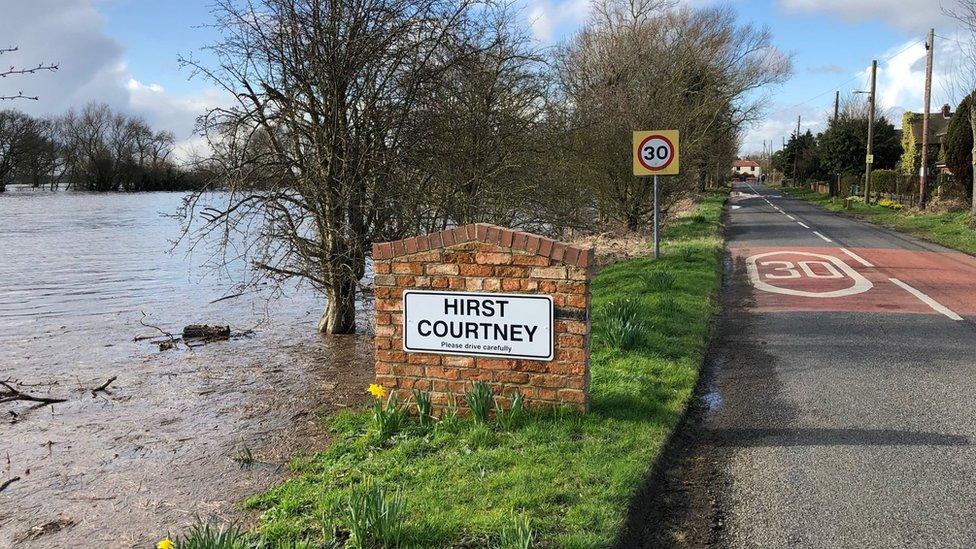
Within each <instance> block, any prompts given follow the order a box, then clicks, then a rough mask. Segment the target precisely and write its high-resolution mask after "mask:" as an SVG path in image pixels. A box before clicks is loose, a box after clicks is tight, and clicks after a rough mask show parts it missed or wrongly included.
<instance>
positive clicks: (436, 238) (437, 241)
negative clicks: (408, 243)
mask: <svg viewBox="0 0 976 549" xmlns="http://www.w3.org/2000/svg"><path fill="white" fill-rule="evenodd" d="M427 240H428V241H430V247H431V248H432V249H433V248H443V247H444V241H443V240H441V233H431V234H429V235H427Z"/></svg>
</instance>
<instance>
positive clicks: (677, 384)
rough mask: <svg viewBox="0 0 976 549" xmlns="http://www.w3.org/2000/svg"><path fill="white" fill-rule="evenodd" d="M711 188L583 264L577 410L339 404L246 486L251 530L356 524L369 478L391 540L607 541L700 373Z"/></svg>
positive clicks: (710, 279) (267, 533) (716, 234)
mask: <svg viewBox="0 0 976 549" xmlns="http://www.w3.org/2000/svg"><path fill="white" fill-rule="evenodd" d="M723 201H724V196H720V195H712V196H708V197H706V198H704V199H703V200H702V201H701V203H700V205H699V207H698V209H697V210H696V211H695V212H693V213H692V214H691V215H688V216H686V217H684V218H681V219H679V220H677V221H675V222H674V223H672V224H671V225H670V226H669V227H668V228H667V230H666V232H665V234H664V238H663V243H664V246H663V256H662V258H661V259H660V260H654V259H651V258H642V259H633V260H628V261H623V262H620V263H616V264H614V265H611V266H609V267H607V268H605V269H604V270H603V271H602V272H600V273H599V275H598V276H597V277H596V278H595V279H594V281H593V284H592V292H593V332H594V338H593V343H592V348H593V350H592V358H591V409H590V411H589V413H586V414H580V413H576V412H570V411H564V410H548V411H534V412H530V413H527V414H526V415H525V416H524V417H516V418H511V417H508V418H503V419H504V421H499V420H498V419H492V420H491V421H489V422H487V423H479V422H476V421H475V420H473V419H472V418H469V417H457V416H450V415H449V416H448V417H443V418H441V419H440V421H437V422H434V423H433V424H432V425H427V426H421V425H420V424H419V423H418V422H417V421H416V419H415V418H410V419H408V420H407V421H406V423H405V425H402V426H401V427H400V428H399V429H398V431H397V432H396V434H394V435H393V436H390V437H385V436H381V435H380V433H379V432H378V429H377V426H376V424H375V422H374V421H373V420H372V418H371V414H370V412H353V413H344V414H341V415H339V416H337V417H335V418H333V419H332V420H331V421H332V428H333V429H334V431H335V434H334V438H333V442H332V443H331V445H330V446H329V447H328V448H327V449H326V450H325V451H323V452H322V453H320V454H318V455H316V456H314V457H311V458H306V459H302V460H300V461H297V462H295V463H294V464H293V467H294V470H295V473H296V475H295V476H294V477H293V478H292V479H291V480H289V481H287V482H286V483H284V484H283V485H281V486H280V487H278V488H275V489H273V490H271V491H269V492H267V493H265V494H262V495H259V496H256V497H253V498H251V499H250V500H249V501H248V502H247V505H248V506H249V507H251V508H253V509H257V510H258V511H259V512H260V522H259V526H258V527H257V530H256V531H255V532H254V533H252V534H251V535H252V536H256V537H259V538H260V540H261V541H262V542H264V543H266V544H269V545H286V546H287V545H291V544H293V543H295V542H302V541H311V542H313V543H315V544H320V543H323V542H324V543H326V544H328V543H330V542H334V543H337V544H338V543H341V542H343V541H344V540H345V539H346V538H347V537H348V535H349V531H350V529H351V528H353V529H355V522H356V517H355V516H354V515H355V513H352V514H351V513H350V508H351V506H350V498H351V496H352V497H353V498H359V497H362V492H361V490H362V489H361V486H362V485H363V484H364V482H365V481H367V480H369V481H370V482H372V483H375V485H376V486H378V487H380V489H381V490H382V491H383V492H384V493H385V495H386V500H387V502H389V503H394V504H395V503H396V500H397V498H396V497H395V494H397V493H398V494H399V503H400V507H402V509H403V510H402V512H401V513H396V514H398V515H402V519H401V520H399V523H398V524H397V525H394V527H395V528H397V529H398V531H397V533H396V536H397V537H398V538H399V540H400V542H399V544H400V545H404V546H499V545H502V546H511V545H513V544H519V543H523V542H524V541H526V540H529V539H531V540H533V542H534V543H539V544H541V545H544V546H560V547H596V546H606V545H609V544H611V543H612V542H613V540H614V539H615V538H616V536H617V535H618V533H619V531H620V529H621V527H622V525H623V522H624V519H625V517H626V513H627V509H628V506H629V504H630V501H631V498H632V496H633V495H634V493H635V492H636V490H637V489H638V487H639V486H640V485H641V483H642V482H643V481H644V480H645V478H646V476H647V474H648V472H649V470H650V468H651V467H652V465H653V464H654V462H655V459H656V457H657V456H658V454H659V453H660V451H661V449H662V446H663V445H664V443H665V442H666V440H667V439H668V436H669V435H670V433H671V432H672V430H673V429H674V427H675V425H676V423H677V422H678V420H679V419H680V417H681V415H682V413H683V411H684V409H685V407H686V405H687V402H688V399H689V398H690V396H691V394H692V391H693V388H694V385H695V382H696V380H697V377H698V370H699V366H700V363H701V360H702V355H703V353H704V351H705V348H706V345H707V341H708V335H709V323H710V319H711V317H712V315H713V313H714V312H715V309H716V302H715V299H714V298H715V295H716V291H717V289H718V286H719V279H720V264H721V253H722V239H721V236H720V226H721V212H722V204H723ZM365 389H366V388H365V387H363V390H365ZM394 506H395V507H396V505H394ZM377 535H378V536H383V535H388V534H383V533H379V534H377ZM333 538H336V539H335V540H333ZM352 541H356V536H355V535H354V536H353V540H352ZM374 541H376V540H374ZM379 541H382V540H379Z"/></svg>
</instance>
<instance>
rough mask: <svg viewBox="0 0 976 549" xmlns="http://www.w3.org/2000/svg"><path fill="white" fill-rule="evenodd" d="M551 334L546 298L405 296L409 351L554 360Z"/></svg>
mask: <svg viewBox="0 0 976 549" xmlns="http://www.w3.org/2000/svg"><path fill="white" fill-rule="evenodd" d="M553 331H554V330H553V303H552V297H550V296H547V295H528V294H494V293H464V292H436V291H421V290H407V291H405V292H403V350H404V351H407V352H422V353H439V354H449V355H464V356H490V357H499V358H520V359H529V360H552V358H553V345H552V338H553Z"/></svg>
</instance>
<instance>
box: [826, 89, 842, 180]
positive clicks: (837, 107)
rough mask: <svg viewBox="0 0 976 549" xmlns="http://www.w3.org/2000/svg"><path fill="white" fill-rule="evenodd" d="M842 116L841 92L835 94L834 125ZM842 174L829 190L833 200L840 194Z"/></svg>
mask: <svg viewBox="0 0 976 549" xmlns="http://www.w3.org/2000/svg"><path fill="white" fill-rule="evenodd" d="M838 116H840V90H837V92H836V93H835V94H834V124H836V123H837V117H838ZM839 189H840V174H837V181H836V182H833V181H831V184H830V187H829V188H828V189H827V196H829V197H831V198H833V197H835V196H837V193H838V192H840V190H839Z"/></svg>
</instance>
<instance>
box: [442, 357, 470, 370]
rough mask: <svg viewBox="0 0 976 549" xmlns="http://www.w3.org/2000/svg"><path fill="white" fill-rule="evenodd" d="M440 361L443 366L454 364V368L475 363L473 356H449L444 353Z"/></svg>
mask: <svg viewBox="0 0 976 549" xmlns="http://www.w3.org/2000/svg"><path fill="white" fill-rule="evenodd" d="M442 363H443V364H444V366H454V367H456V368H471V367H473V366H474V364H475V358H474V357H473V356H451V355H444V356H443V360H442Z"/></svg>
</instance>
